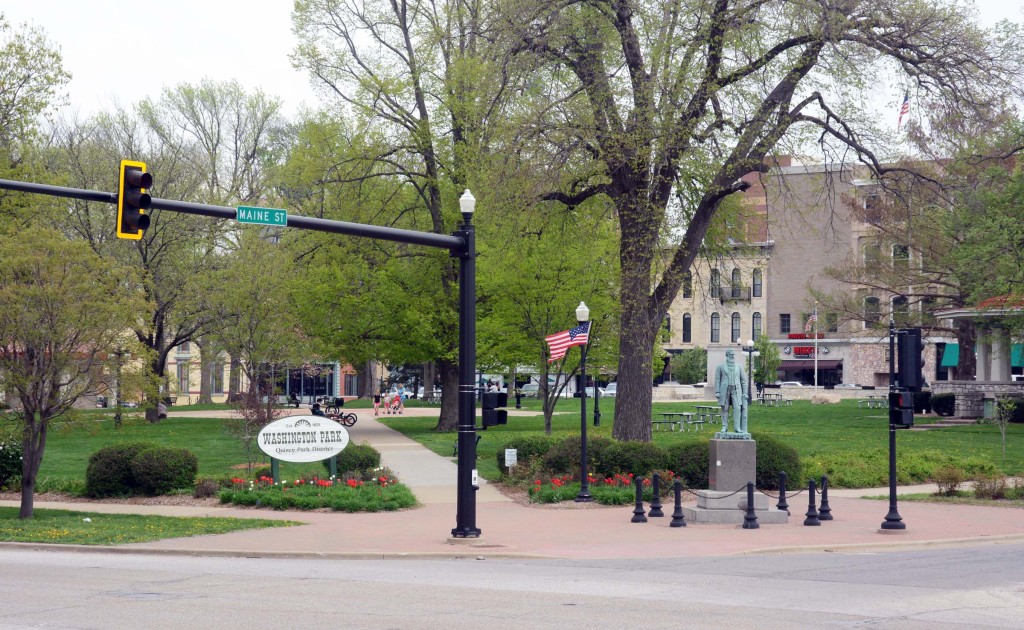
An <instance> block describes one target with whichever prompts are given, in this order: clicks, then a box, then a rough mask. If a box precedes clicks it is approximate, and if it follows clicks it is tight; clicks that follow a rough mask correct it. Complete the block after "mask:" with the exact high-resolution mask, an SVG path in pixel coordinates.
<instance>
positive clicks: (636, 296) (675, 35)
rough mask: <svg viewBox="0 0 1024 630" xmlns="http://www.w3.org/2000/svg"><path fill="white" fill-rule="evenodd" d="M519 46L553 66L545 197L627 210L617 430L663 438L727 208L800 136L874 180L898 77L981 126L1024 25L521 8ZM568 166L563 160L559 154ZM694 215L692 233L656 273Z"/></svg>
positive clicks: (901, 12) (1013, 70) (572, 1)
mask: <svg viewBox="0 0 1024 630" xmlns="http://www.w3.org/2000/svg"><path fill="white" fill-rule="evenodd" d="M502 6H503V8H504V10H505V11H506V12H507V15H508V19H507V21H506V25H507V32H508V33H509V35H508V37H509V41H510V44H511V45H512V46H513V47H514V48H513V49H514V51H515V52H516V53H517V54H518V57H519V58H530V59H536V60H537V66H538V67H537V73H536V76H537V77H538V80H539V81H544V82H545V91H543V93H542V94H541V96H543V97H545V98H547V99H548V102H547V103H546V105H545V106H543V107H538V111H539V112H541V113H542V114H544V115H543V116H541V117H540V118H539V120H538V122H537V124H536V125H535V126H534V128H533V129H531V130H528V131H529V132H528V133H524V134H523V136H522V139H523V142H524V144H525V143H532V144H534V145H539V146H541V147H542V148H541V149H534V151H535V152H545V153H546V154H547V155H548V156H555V155H558V156H562V158H563V160H564V161H565V163H566V168H565V169H563V171H562V177H561V179H560V180H559V181H558V182H557V184H558V185H557V186H553V187H552V189H551V190H550V191H549V192H548V193H547V195H546V198H549V199H553V200H558V201H561V202H563V203H566V204H579V203H581V202H583V201H585V200H587V199H589V198H591V197H594V196H605V197H607V198H609V199H611V200H612V201H613V203H614V204H615V206H616V209H617V213H618V224H619V229H620V239H621V240H620V249H619V258H620V264H621V279H622V280H621V294H620V295H621V313H622V315H621V325H620V333H621V338H620V342H619V348H620V356H619V379H618V380H619V395H618V397H617V398H616V415H615V427H614V430H613V435H614V436H615V437H617V438H619V439H628V440H649V439H650V435H651V425H650V419H651V390H650V386H651V380H652V367H651V365H652V363H651V356H652V352H653V349H654V344H655V342H656V340H657V333H658V330H659V328H660V326H661V322H662V319H663V317H664V315H665V313H666V312H667V309H668V307H669V305H670V304H671V302H672V300H673V299H674V298H675V296H676V294H677V292H678V291H679V288H680V287H681V285H682V282H683V278H684V275H685V273H686V272H687V271H688V270H689V269H690V268H691V267H692V265H693V262H694V259H695V257H696V256H697V255H698V252H699V251H700V247H701V244H702V242H703V241H704V238H705V235H706V233H707V230H708V227H709V225H711V223H712V219H713V217H714V216H715V213H716V212H717V210H718V208H719V206H720V204H721V203H722V202H723V200H724V199H726V198H728V197H729V196H730V195H733V194H734V193H737V192H740V191H742V190H745V189H746V187H747V186H748V184H747V183H745V182H744V181H742V180H741V177H742V176H744V175H746V174H748V173H750V172H756V171H765V170H767V169H768V168H769V160H768V157H769V156H770V155H771V154H772V152H773V151H775V150H776V148H777V147H778V145H779V144H780V142H782V141H783V140H784V139H785V138H796V139H799V138H800V137H801V136H800V135H799V134H800V133H803V134H807V133H808V132H813V133H815V134H817V135H818V139H819V143H820V146H821V147H822V149H823V150H825V151H826V157H828V158H833V157H835V155H837V154H838V155H845V154H849V155H851V156H856V157H857V158H858V159H860V160H862V161H864V162H866V163H868V164H869V165H870V167H871V168H872V169H874V170H877V171H881V170H884V167H883V166H882V165H881V164H880V163H879V160H878V159H877V158H876V155H875V154H876V152H878V151H880V150H881V149H883V148H884V145H882V144H880V143H879V141H878V138H877V134H876V133H875V132H876V131H877V130H876V129H873V128H872V126H871V125H870V120H867V118H868V117H866V116H864V115H863V114H862V113H861V112H862V110H860V109H859V107H860V106H862V105H863V101H864V99H863V95H864V93H865V90H866V88H867V87H868V86H870V85H871V84H872V83H875V82H880V81H881V80H882V79H883V78H886V77H895V79H896V81H897V82H899V83H902V84H906V85H913V86H914V87H915V91H916V95H917V102H918V103H919V105H920V106H921V107H928V106H930V105H933V104H936V103H942V104H948V105H949V106H950V107H951V108H954V109H955V110H956V111H959V112H961V113H962V115H965V116H983V115H985V114H986V110H985V106H986V105H987V104H988V103H990V102H992V101H994V100H997V99H999V98H1002V96H1003V95H1004V94H1005V93H1010V92H1015V91H1017V90H1019V87H1020V85H1019V84H1020V78H1021V73H1020V69H1019V63H1020V60H1021V44H1020V42H1021V39H1020V36H1019V33H1018V31H1017V30H1016V29H1009V28H1005V29H1003V30H1001V31H999V32H987V31H984V30H982V29H980V28H978V27H977V26H975V25H974V22H973V16H972V14H971V11H970V6H969V5H966V4H965V3H960V2H940V1H938V0H877V1H875V2H856V1H850V0H733V1H730V0H664V1H662V2H651V1H639V0H561V1H558V2H550V1H548V0H518V1H513V2H507V3H503V4H502ZM552 159H553V158H552ZM674 204H679V206H680V208H679V209H680V210H681V214H682V216H683V220H684V224H683V225H682V226H678V225H677V226H673V227H678V228H680V230H681V231H683V228H685V229H684V233H683V235H682V236H681V238H679V239H678V240H677V241H676V242H674V243H673V244H672V246H671V249H670V250H669V254H670V257H669V259H668V261H667V264H666V265H665V266H664V268H662V269H658V268H657V261H658V259H659V253H660V251H662V250H660V248H661V247H662V245H663V239H662V237H663V236H664V233H665V230H666V227H668V226H667V220H668V218H669V217H670V216H671V215H670V214H669V210H670V208H671V207H673V205H674Z"/></svg>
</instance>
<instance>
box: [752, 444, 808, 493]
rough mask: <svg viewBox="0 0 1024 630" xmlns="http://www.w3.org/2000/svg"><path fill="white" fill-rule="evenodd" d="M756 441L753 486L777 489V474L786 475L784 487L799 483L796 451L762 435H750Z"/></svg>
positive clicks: (798, 458)
mask: <svg viewBox="0 0 1024 630" xmlns="http://www.w3.org/2000/svg"><path fill="white" fill-rule="evenodd" d="M751 436H752V437H753V438H754V440H756V441H757V469H756V470H755V472H754V485H755V486H756V487H758V488H763V489H765V490H778V489H779V472H780V471H784V472H785V473H786V485H787V486H788V485H790V484H791V483H799V482H800V476H801V474H802V472H803V470H802V468H801V467H800V455H799V454H797V452H796V449H795V448H793V447H791V446H789V445H787V444H784V443H783V442H781V441H779V439H778V438H775V437H772V436H770V435H766V434H764V433H752V434H751Z"/></svg>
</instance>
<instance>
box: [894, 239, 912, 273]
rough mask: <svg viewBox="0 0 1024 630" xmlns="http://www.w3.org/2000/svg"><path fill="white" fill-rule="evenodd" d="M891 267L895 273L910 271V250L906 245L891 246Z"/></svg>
mask: <svg viewBox="0 0 1024 630" xmlns="http://www.w3.org/2000/svg"><path fill="white" fill-rule="evenodd" d="M892 267H893V269H896V270H897V271H907V270H908V269H910V248H909V247H907V246H906V245H893V246H892Z"/></svg>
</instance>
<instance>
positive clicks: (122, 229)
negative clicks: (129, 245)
mask: <svg viewBox="0 0 1024 630" xmlns="http://www.w3.org/2000/svg"><path fill="white" fill-rule="evenodd" d="M119 182H120V185H119V188H118V191H117V238H128V239H132V240H136V241H137V240H139V239H141V238H142V234H143V233H144V232H145V231H146V228H148V227H149V215H147V214H146V213H145V210H148V209H149V206H150V204H151V203H152V199H151V198H150V196H149V194H148V193H147V192H146V191H147V190H148V189H149V187H150V186H152V185H153V176H152V175H150V174H149V173H147V172H146V163H145V162H133V161H131V160H121V176H120V178H119Z"/></svg>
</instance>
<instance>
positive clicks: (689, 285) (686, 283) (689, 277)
mask: <svg viewBox="0 0 1024 630" xmlns="http://www.w3.org/2000/svg"><path fill="white" fill-rule="evenodd" d="M683 297H684V298H690V297H693V274H692V273H690V272H689V271H687V272H686V273H684V274H683Z"/></svg>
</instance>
